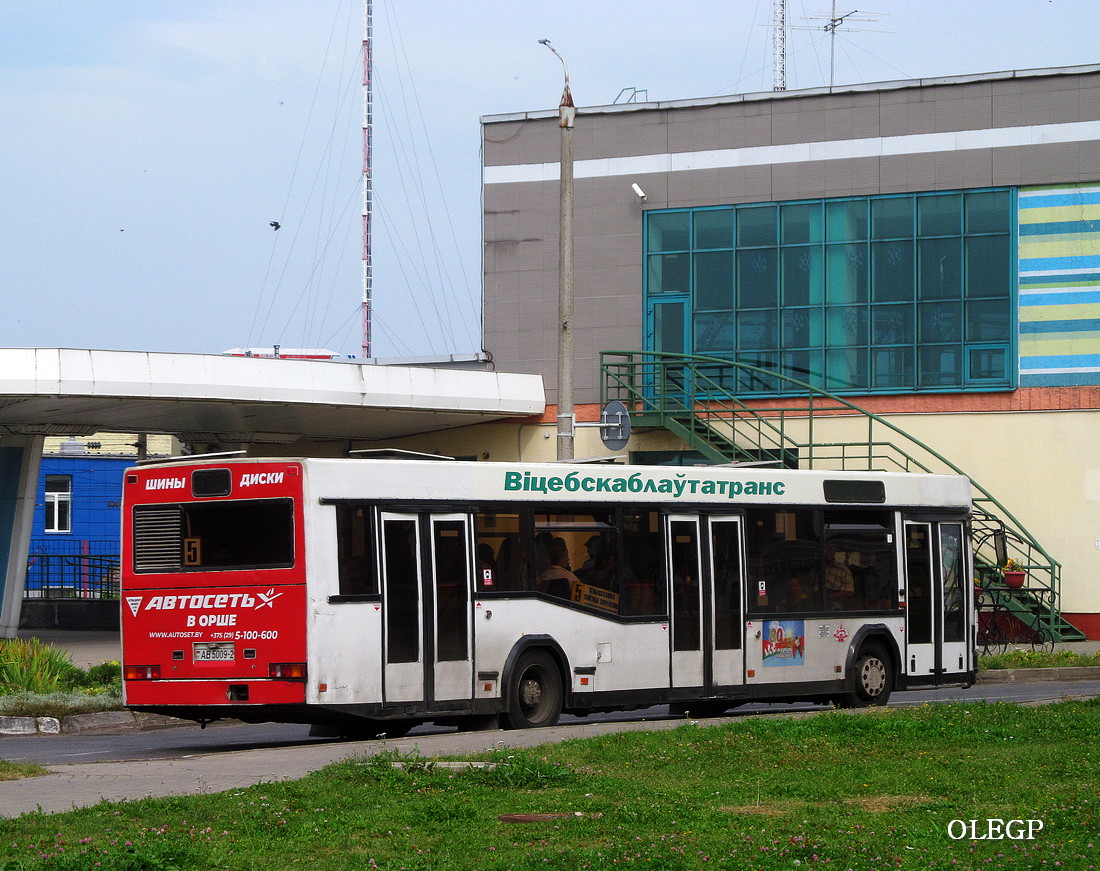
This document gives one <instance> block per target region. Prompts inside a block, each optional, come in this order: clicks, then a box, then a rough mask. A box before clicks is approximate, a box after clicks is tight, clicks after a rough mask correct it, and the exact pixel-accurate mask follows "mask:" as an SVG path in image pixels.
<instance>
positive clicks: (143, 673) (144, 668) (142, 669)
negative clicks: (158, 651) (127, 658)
mask: <svg viewBox="0 0 1100 871" xmlns="http://www.w3.org/2000/svg"><path fill="white" fill-rule="evenodd" d="M122 673H123V677H125V678H126V680H157V679H159V678H160V666H159V665H127V666H126V667H125V668H124V669H123V670H122Z"/></svg>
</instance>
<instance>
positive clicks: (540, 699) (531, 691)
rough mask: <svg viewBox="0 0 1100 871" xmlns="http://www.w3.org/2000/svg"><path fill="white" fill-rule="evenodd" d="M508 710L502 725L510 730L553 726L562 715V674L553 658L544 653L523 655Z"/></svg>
mask: <svg viewBox="0 0 1100 871" xmlns="http://www.w3.org/2000/svg"><path fill="white" fill-rule="evenodd" d="M506 701H507V705H508V709H507V711H505V713H504V715H503V717H502V718H501V719H502V725H504V726H505V728H508V729H536V728H538V727H540V726H553V725H554V724H555V723H557V722H558V717H560V716H561V706H562V683H561V672H559V671H558V666H557V663H555V662H554V660H553V658H552V657H551V656H550V655H549V654H547V653H544V652H542V651H532V652H531V653H524V654H523V655H522V656H520V659H519V662H518V663H516V668H515V671H513V672H512V679H511V680H510V681H509V683H508V695H507V698H506Z"/></svg>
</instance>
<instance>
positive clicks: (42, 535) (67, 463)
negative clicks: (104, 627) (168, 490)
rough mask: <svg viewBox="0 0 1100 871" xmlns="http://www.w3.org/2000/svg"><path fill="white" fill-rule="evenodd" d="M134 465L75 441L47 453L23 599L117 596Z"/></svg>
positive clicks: (130, 457)
mask: <svg viewBox="0 0 1100 871" xmlns="http://www.w3.org/2000/svg"><path fill="white" fill-rule="evenodd" d="M133 463H134V457H133V456H132V455H131V456H120V455H108V454H93V453H87V452H86V451H85V447H84V444H83V443H82V442H79V441H77V440H76V439H70V440H68V441H67V442H64V443H63V444H62V445H61V449H60V452H59V453H47V454H45V455H43V457H42V470H41V475H40V477H39V483H38V494H37V496H36V497H35V515H34V528H33V530H32V532H31V544H30V553H29V557H28V564H27V583H26V587H25V593H24V595H25V597H27V598H39V597H46V596H48V597H51V598H56V597H59V596H63V597H66V598H100V597H104V596H107V597H111V596H114V595H117V588H118V557H119V538H120V526H119V518H120V514H119V506H120V504H121V499H122V475H123V470H125V469H126V468H127V467H128V466H131V465H133Z"/></svg>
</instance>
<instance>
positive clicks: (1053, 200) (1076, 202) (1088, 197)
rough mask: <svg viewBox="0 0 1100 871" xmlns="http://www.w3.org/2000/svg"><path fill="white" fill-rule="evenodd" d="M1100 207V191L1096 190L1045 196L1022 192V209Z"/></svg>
mask: <svg viewBox="0 0 1100 871" xmlns="http://www.w3.org/2000/svg"><path fill="white" fill-rule="evenodd" d="M1082 205H1085V206H1088V205H1100V190H1096V189H1095V188H1093V189H1089V190H1088V191H1081V192H1080V193H1069V194H1045V195H1042V196H1035V195H1033V194H1025V193H1024V192H1023V191H1021V192H1020V208H1021V209H1049V208H1057V207H1059V206H1082Z"/></svg>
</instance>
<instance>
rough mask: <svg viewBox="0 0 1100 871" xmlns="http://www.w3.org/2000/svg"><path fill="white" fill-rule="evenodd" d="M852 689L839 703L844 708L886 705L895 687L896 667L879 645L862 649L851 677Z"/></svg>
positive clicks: (853, 666)
mask: <svg viewBox="0 0 1100 871" xmlns="http://www.w3.org/2000/svg"><path fill="white" fill-rule="evenodd" d="M850 685H851V689H850V690H849V691H848V692H847V693H845V694H844V695H843V696H842V697H841V698H840V699H839V700H838V701H839V703H840V707H842V708H870V707H877V706H880V705H885V704H886V703H887V702H888V701H889V700H890V692H891V691H892V690H893V687H894V666H893V663H892V662H891V660H890V657H889V655H888V654H887V653H886V651H885V650H883V648H882V647H880V646H879V645H878V644H869V645H867V646H866V647H864V648H861V649H860V651H859V655H858V656H857V657H856V661H855V663H854V664H853V665H852V673H851V675H850Z"/></svg>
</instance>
